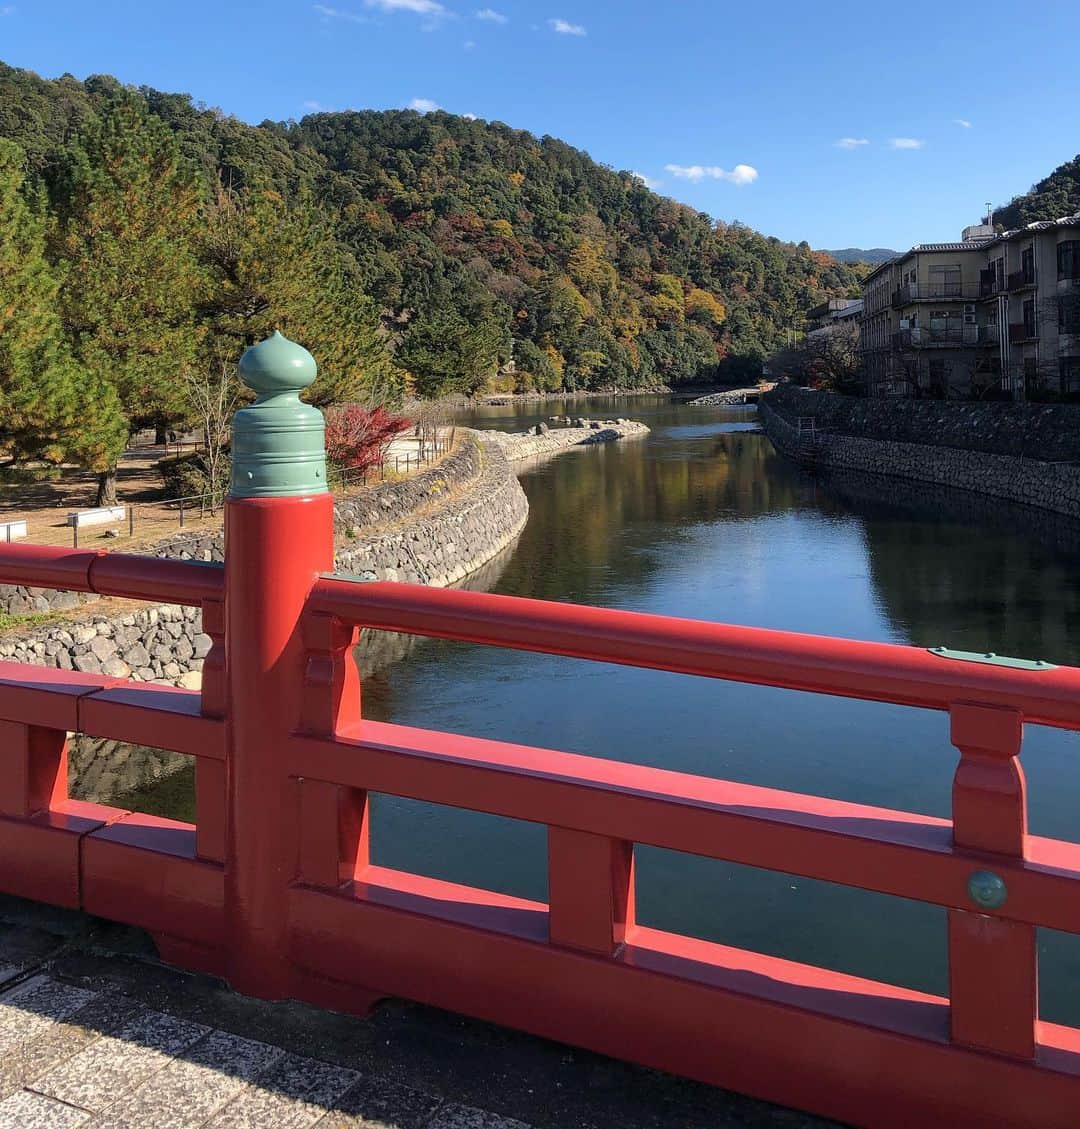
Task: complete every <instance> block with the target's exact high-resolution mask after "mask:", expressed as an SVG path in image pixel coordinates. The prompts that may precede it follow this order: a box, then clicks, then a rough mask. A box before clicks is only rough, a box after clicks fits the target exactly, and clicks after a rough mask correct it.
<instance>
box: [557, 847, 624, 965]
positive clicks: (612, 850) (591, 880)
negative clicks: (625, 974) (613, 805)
mask: <svg viewBox="0 0 1080 1129" xmlns="http://www.w3.org/2000/svg"><path fill="white" fill-rule="evenodd" d="M633 924H634V845H633V843H628V842H626V841H625V840H622V839H609V838H607V836H604V835H592V834H589V833H588V832H587V831H570V830H567V829H566V828H564V827H549V828H548V936H549V938H550V940H551V942H552V944H554V945H565V946H566V947H567V948H572V949H584V950H585V951H587V952H592V953H597V954H599V955H600V956H606V957H609V956H611V955H612V953H613V952H614V951H615V950H616V948H618V946H619V945H621V944H623V942H624V941H625V940H626V933H627V930H628V929H629V928H631V927H632V926H633Z"/></svg>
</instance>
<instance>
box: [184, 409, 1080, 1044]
mask: <svg viewBox="0 0 1080 1129" xmlns="http://www.w3.org/2000/svg"><path fill="white" fill-rule="evenodd" d="M563 410H568V411H569V412H570V413H571V414H578V413H580V414H583V415H591V416H594V417H604V416H612V415H626V416H629V417H631V418H635V419H642V420H644V421H645V422H646V423H648V424H649V426H650V427H651V428H652V433H651V435H650V436H649V437H648V438H647V439H640V440H627V441H624V442H620V443H614V444H606V445H598V446H595V447H589V448H582V449H579V450H574V451H570V452H567V453H565V454H562V455H559V456H558V457H555V458H551V459H548V460H547V461H544V462H540V463H537V464H536V465H535V466H530V467H529V468H528V469H526V470H525V472H524V473H523V474H522V485H523V486H524V488H525V491H526V493H527V494H528V497H529V504H530V507H531V509H530V517H529V522H528V525H527V527H526V529H525V531H524V533H523V535H522V537H521V539H520V541H519V542H518V543H517V546H516V547H515V549H514V550H513V551H512V552H511V553H509V554H508V555H507V557H506V559H505V561H504V562H502V566H501V573H500V572H499V568H498V567H496V568H495V570H494V573H495V575H494V576H493V577H492V578H491V579H490V580H489V583H491V584H492V585H493V590H494V591H498V592H503V593H508V594H512V595H520V596H534V597H542V598H545V599H552V600H567V601H573V602H578V603H586V604H595V605H599V606H604V607H613V608H626V609H631V610H634V611H643V612H656V613H662V614H666V615H675V616H689V617H694V618H699V619H705V620H712V621H716V622H725V623H738V624H748V625H753V626H761V627H773V628H783V629H788V630H793V631H808V632H816V633H821V634H829V635H839V636H847V637H851V638H860V639H872V640H883V641H888V642H895V643H910V644H915V645H917V646H936V645H939V644H947V645H948V646H951V647H954V648H958V649H962V650H974V651H984V650H992V651H996V652H998V653H1001V654H1012V655H1018V656H1024V657H1036V658H1045V659H1048V660H1051V661H1056V662H1065V663H1073V664H1080V595H1078V592H1080V589H1078V586H1077V584H1076V568H1077V564H1078V562H1080V531H1078V529H1077V527H1076V526H1074V525H1072V524H1071V523H1068V522H1065V521H1063V520H1057V519H1053V518H1039V517H1033V515H1031V514H1030V513H1027V512H1025V511H1023V510H1019V509H1015V508H1012V507H1007V506H1004V505H1002V504H1000V503H993V502H989V501H986V500H981V499H977V498H973V497H971V496H967V495H963V494H951V493H946V492H938V493H935V491H934V488H933V487H928V486H918V487H912V486H906V485H904V484H902V483H889V482H879V481H876V480H873V479H867V480H857V479H850V478H849V479H845V480H829V479H826V480H815V479H813V478H810V477H808V476H807V475H805V474H803V473H802V472H801V471H799V470H798V469H797V468H795V467H793V466H792V465H791V464H790V463H788V462H786V461H784V460H783V459H781V458H780V457H779V456H778V455H777V454H776V453H775V452H774V450H773V448H772V446H771V444H770V443H769V441H768V440H767V439H766V438H765V437H764V436H763V435H761V434H759V433H757V431H756V417H755V415H754V412H753V409H742V408H739V409H724V408H690V407H688V406H685V405H680V404H677V403H675V402H674V401H673V400H671V399H670V398H668V397H639V398H635V399H625V400H619V401H615V400H608V399H602V400H596V401H586V402H583V401H580V400H579V401H575V402H573V403H571V404H569V405H568V406H567V407H566V409H564V407H563V406H562V405H560V404H559V403H558V402H555V401H548V402H547V403H545V404H542V405H534V404H524V405H523V404H511V405H507V406H505V407H488V408H482V409H479V410H477V411H476V412H475V413H473V414H472V415H471V416H470V417H469V418H467V419H463V420H462V422H466V423H469V424H470V425H471V426H475V427H500V428H505V429H520V428H523V427H525V426H526V425H528V424H531V423H534V422H536V421H537V420H540V419H544V418H546V417H547V416H549V415H552V414H555V413H559V412H562V411H563ZM403 649H404V648H403ZM364 705H365V712H366V714H367V716H370V717H374V718H377V719H379V720H391V721H396V722H402V723H406V724H410V725H418V726H423V727H428V728H439V729H447V730H451V731H455V732H460V733H467V734H472V735H476V736H483V737H497V738H502V739H507V740H512V741H518V742H521V743H524V744H531V745H542V746H547V747H550V748H556V749H565V750H569V751H573V752H578V753H585V754H589V755H594V756H602V757H609V758H614V759H618V760H623V761H629V762H634V763H638V764H647V765H656V766H660V767H664V768H671V769H677V770H681V771H685V772H691V773H697V774H700V775H703V776H712V777H720V778H725V779H730V780H736V781H744V782H747V783H752V784H762V785H769V786H773V787H777V788H783V789H787V790H790V791H797V792H800V791H801V792H810V793H816V794H820V795H824V796H830V797H835V798H837V799H843V800H854V801H860V802H864V803H869V804H877V805H881V806H884V807H894V808H905V809H910V810H912V811H917V812H925V813H929V814H932V815H938V816H947V815H948V813H949V792H950V786H951V777H952V772H953V769H954V767H955V763H956V755H955V752H954V750H953V749H952V748H951V746H950V745H949V741H948V725H947V720H946V717H945V715H943V714H939V713H933V712H929V711H918V710H910V709H901V708H894V707H889V706H881V705H877V704H871V703H861V702H849V701H843V700H839V699H830V698H826V697H820V696H815V695H809V694H800V693H795V692H790V691H781V690H774V689H771V688H763V687H749V686H742V685H734V684H727V683H723V682H716V681H712V680H707V679H696V678H690V677H684V676H678V675H669V674H663V673H657V672H652V671H639V670H631V669H627V668H622V667H615V666H607V665H602V664H597V663H584V662H577V661H574V660H567V659H561V658H553V657H548V656H542V655H530V654H520V653H515V652H511V651H503V650H497V649H494V648H484V647H476V646H469V645H463V644H452V643H443V642H439V641H426V640H425V641H417V642H416V644H415V645H414V646H413V647H412V648H411V649H409V650H408V651H407V653H406V654H405V656H404V657H403V658H402V659H400V660H399V661H397V662H395V663H393V664H392V665H390V666H387V667H384V668H383V669H381V670H379V671H377V672H376V673H374V674H372V675H370V676H369V677H368V679H367V680H366V683H365V699H364ZM1024 766H1025V769H1026V771H1027V775H1028V782H1029V796H1030V803H1031V824H1032V830H1033V831H1034V832H1036V833H1038V834H1043V835H1051V836H1057V837H1061V838H1072V839H1076V838H1078V837H1080V819H1078V816H1077V811H1078V803H1077V794H1078V784H1080V739H1078V736H1077V735H1076V734H1066V733H1061V732H1057V731H1052V730H1047V729H1042V728H1037V727H1030V728H1029V730H1028V735H1027V739H1026V742H1025V748H1024ZM173 787H174V788H175V787H176V785H174V786H173ZM545 847H546V844H545V830H544V828H542V827H538V826H534V825H529V824H525V823H519V822H516V821H512V820H505V819H500V818H496V817H491V816H482V815H477V814H472V813H463V812H457V811H454V810H452V809H449V808H442V807H437V806H434V805H428V804H421V803H417V802H413V801H403V800H399V799H395V798H391V797H377V798H376V802H375V806H374V811H373V850H374V854H375V859H376V861H377V862H379V863H381V864H383V865H389V866H395V867H400V868H404V869H411V870H415V871H417V872H420V873H423V874H428V875H432V876H434V877H439V878H446V879H451V880H454V881H459V882H467V883H470V884H473V885H479V886H486V887H489V888H492V889H496V890H500V891H504V892H507V893H511V894H517V895H521V896H524V897H530V898H536V899H540V900H544V899H545V898H546V883H547V877H546V861H545ZM637 865H638V916H639V919H640V920H641V921H642V922H643V923H644V924H648V925H652V926H656V927H659V928H664V929H669V930H672V931H677V932H683V933H687V934H691V935H693V936H698V937H704V938H707V939H710V940H718V941H723V942H726V943H730V944H734V945H739V946H743V947H748V948H753V949H757V950H760V951H763V952H768V953H773V954H776V955H780V956H786V957H791V958H794V959H799V960H803V961H809V962H812V963H817V964H822V965H825V966H828V967H832V968H836V969H841V970H844V971H850V972H855V973H859V974H862V975H867V976H871V977H874V978H876V979H881V980H887V981H891V982H893V983H898V984H904V985H908V986H911V987H916V988H922V989H925V990H930V991H934V992H939V993H942V994H945V992H946V964H945V915H944V911H943V910H939V909H937V908H935V907H928V906H923V905H921V904H917V903H913V902H907V901H904V900H903V899H898V898H891V897H887V896H883V895H874V894H868V893H864V892H859V891H853V890H847V889H844V888H842V887H839V886H834V885H831V884H828V883H822V882H815V881H809V880H806V879H803V878H798V877H794V876H791V875H786V874H777V873H773V872H767V871H761V870H756V869H753V868H748V867H742V866H734V865H727V864H723V863H719V862H714V861H711V860H703V859H699V858H695V857H691V856H685V855H680V854H678V853H675V852H671V851H663V850H658V849H655V848H649V847H639V848H638V851H637ZM1040 944H1041V950H1042V984H1043V1013H1044V1016H1045V1018H1047V1019H1057V1020H1059V1021H1060V1020H1064V1021H1068V1022H1073V1023H1080V946H1078V945H1077V943H1076V942H1075V941H1074V939H1073V938H1071V937H1065V936H1063V935H1059V934H1053V933H1049V932H1043V933H1042V935H1041V937H1040Z"/></svg>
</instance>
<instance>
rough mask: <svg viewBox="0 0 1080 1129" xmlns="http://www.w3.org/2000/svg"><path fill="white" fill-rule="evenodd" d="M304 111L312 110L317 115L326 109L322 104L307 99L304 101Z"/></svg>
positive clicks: (312, 99)
mask: <svg viewBox="0 0 1080 1129" xmlns="http://www.w3.org/2000/svg"><path fill="white" fill-rule="evenodd" d="M304 109H305V110H310V111H311V112H312V113H313V114H317V113H319V112H320V111H322V110H325V109H326V107H325V106H324V105H323V104H322V103H321V102H316V101H315V99H314V98H307V99H305V101H304Z"/></svg>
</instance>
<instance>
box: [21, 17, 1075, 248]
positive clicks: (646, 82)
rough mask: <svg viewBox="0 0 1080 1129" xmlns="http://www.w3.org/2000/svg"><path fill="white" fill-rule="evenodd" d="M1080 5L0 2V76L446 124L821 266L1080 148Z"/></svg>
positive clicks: (963, 205) (914, 230)
mask: <svg viewBox="0 0 1080 1129" xmlns="http://www.w3.org/2000/svg"><path fill="white" fill-rule="evenodd" d="M1078 50H1080V3H1078V2H1077V0H1029V2H1027V3H1025V4H1023V5H1018V4H1016V3H1015V2H1012V3H1005V2H1004V0H983V2H982V3H979V4H968V5H959V4H945V3H941V2H940V0H938V2H936V3H927V2H924V0H911V2H909V3H907V4H904V5H897V4H890V5H884V4H878V5H875V4H872V3H868V2H864V3H847V2H839V3H832V4H827V5H826V4H808V3H807V4H804V3H793V2H787V3H777V2H769V0H757V2H756V3H755V2H745V3H739V4H732V3H727V2H726V0H622V2H610V0H609V2H602V0H490V6H489V0H472V2H469V3H466V2H464V0H327V2H326V3H319V4H313V3H309V2H306V0H264V2H261V3H254V2H234V0H217V2H214V3H210V2H207V0H186V2H185V3H184V4H176V3H172V2H165V0H0V59H2V60H3V61H5V62H8V63H11V64H13V65H15V66H22V67H27V68H29V69H31V70H34V71H36V72H38V73H39V74H42V75H45V76H48V77H54V76H56V75H59V74H62V73H63V72H65V71H69V72H71V73H72V74H75V75H77V76H78V77H80V78H83V77H85V76H86V75H88V74H94V73H110V74H114V75H116V76H117V77H118V78H120V79H121V80H123V81H125V82H129V83H135V84H143V83H145V84H148V85H151V86H155V87H157V88H159V89H162V90H168V91H185V92H187V93H190V94H192V95H193V96H194V97H195V99H196V100H197V101H201V102H204V103H206V104H207V105H210V106H218V107H220V108H221V109H223V110H225V111H226V112H229V113H233V114H236V115H237V116H238V117H241V118H243V119H245V120H247V121H251V122H257V121H261V120H263V119H264V118H274V119H285V118H299V117H302V116H303V115H304V114H305V113H308V112H310V111H311V110H312V109H317V108H326V109H346V108H352V109H359V108H367V107H373V108H387V107H401V106H409V105H410V104H415V105H417V106H419V107H425V106H430V105H437V106H441V107H443V108H445V109H447V110H451V111H453V112H456V113H470V114H476V115H477V116H479V117H481V118H491V119H498V120H500V121H504V122H507V123H509V124H510V125H513V126H517V127H521V128H525V129H530V130H533V131H534V132H536V133H539V134H544V133H547V134H551V135H553V136H555V137H560V138H563V139H564V140H566V141H568V142H570V143H571V144H573V145H576V146H579V147H580V148H583V149H585V150H587V151H588V152H589V153H590V154H591V155H592V156H593V157H595V158H596V159H597V160H599V161H603V162H604V163H606V164H609V165H612V166H614V167H615V168H619V169H630V170H633V171H637V172H640V173H641V174H642V175H644V176H645V177H647V178H648V179H649V181H650V182H652V183H655V184H656V185H657V188H658V191H660V192H663V193H666V194H669V195H671V196H674V197H675V198H677V199H679V200H683V201H685V202H686V203H688V204H691V205H693V206H694V207H697V208H700V209H701V210H702V211H706V212H708V213H710V214H711V215H713V216H716V217H719V218H722V219H726V220H732V219H739V220H742V221H743V222H745V223H749V224H751V225H752V226H754V227H756V228H759V229H760V230H762V231H765V232H768V233H770V234H775V235H779V236H781V237H782V238H785V239H796V240H797V239H807V240H808V241H809V242H810V243H811V244H812V245H814V246H815V247H842V246H862V247H870V246H887V247H895V248H903V247H907V246H909V245H910V244H912V243H914V242H917V241H919V240H933V239H948V238H956V237H957V236H958V234H959V230H960V228H961V227H963V226H964V225H965V224H967V223H973V222H976V220H977V218H978V215H979V213H980V211H981V210H982V209H983V206H984V204H985V202H986V201H988V200H992V201H994V202H995V203H1000V202H1002V201H1004V200H1006V199H1008V198H1009V197H1010V196H1011V195H1013V194H1014V193H1016V192H1021V191H1024V190H1026V189H1027V188H1028V187H1029V186H1030V185H1031V184H1032V183H1033V182H1034V181H1035V180H1037V179H1039V178H1041V177H1042V176H1044V175H1046V174H1047V173H1048V172H1050V171H1051V170H1052V169H1053V168H1054V167H1055V166H1057V165H1058V164H1060V163H1061V162H1062V161H1064V160H1067V159H1070V158H1072V157H1073V156H1075V155H1076V153H1077V152H1078V151H1080V55H1078Z"/></svg>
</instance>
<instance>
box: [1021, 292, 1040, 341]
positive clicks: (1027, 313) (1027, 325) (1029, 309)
mask: <svg viewBox="0 0 1080 1129" xmlns="http://www.w3.org/2000/svg"><path fill="white" fill-rule="evenodd" d="M1024 336H1025V337H1027V338H1031V337H1037V336H1038V334H1037V332H1036V330H1035V299H1034V298H1029V299H1028V300H1027V301H1026V302H1025V303H1024Z"/></svg>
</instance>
